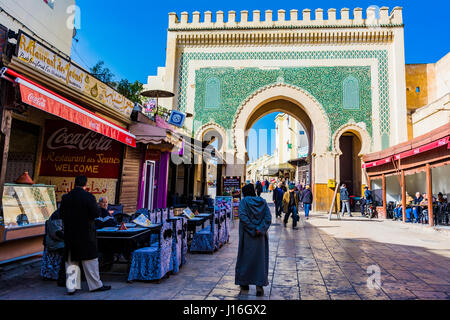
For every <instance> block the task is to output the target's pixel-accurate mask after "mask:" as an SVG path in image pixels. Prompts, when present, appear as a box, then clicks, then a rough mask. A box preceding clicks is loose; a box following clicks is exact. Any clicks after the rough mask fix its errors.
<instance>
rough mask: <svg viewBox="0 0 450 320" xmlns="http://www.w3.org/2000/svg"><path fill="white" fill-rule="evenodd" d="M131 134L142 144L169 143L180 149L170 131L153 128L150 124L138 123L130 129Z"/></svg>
mask: <svg viewBox="0 0 450 320" xmlns="http://www.w3.org/2000/svg"><path fill="white" fill-rule="evenodd" d="M130 131H131V133H133V134H134V135H135V136H136V141H137V142H139V143H144V144H161V143H169V144H172V145H174V146H177V147H180V146H181V141H180V139H178V138H177V137H176V136H173V135H172V134H171V132H170V130H168V129H165V128H160V127H156V126H153V125H151V124H147V123H142V122H138V123H135V124H133V125H131V127H130Z"/></svg>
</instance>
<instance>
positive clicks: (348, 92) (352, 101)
mask: <svg viewBox="0 0 450 320" xmlns="http://www.w3.org/2000/svg"><path fill="white" fill-rule="evenodd" d="M343 94H344V99H343V108H344V109H345V110H359V109H360V106H359V81H358V79H356V78H355V77H354V76H348V77H347V78H345V79H344V82H343Z"/></svg>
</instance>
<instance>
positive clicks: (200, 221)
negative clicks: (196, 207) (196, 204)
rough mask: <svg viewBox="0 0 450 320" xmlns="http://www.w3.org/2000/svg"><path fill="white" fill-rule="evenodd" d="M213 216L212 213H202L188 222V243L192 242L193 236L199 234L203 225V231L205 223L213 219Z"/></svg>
mask: <svg viewBox="0 0 450 320" xmlns="http://www.w3.org/2000/svg"><path fill="white" fill-rule="evenodd" d="M212 215H213V214H212V213H200V214H198V215H196V216H195V217H194V218H191V219H188V220H187V231H188V241H190V240H192V236H193V234H194V233H195V232H197V227H198V226H200V225H201V226H202V229H203V228H204V227H205V222H206V221H207V220H208V219H211V217H212Z"/></svg>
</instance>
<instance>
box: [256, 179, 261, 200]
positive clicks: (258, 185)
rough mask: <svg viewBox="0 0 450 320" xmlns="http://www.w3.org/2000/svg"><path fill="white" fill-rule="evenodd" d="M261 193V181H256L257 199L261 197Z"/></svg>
mask: <svg viewBox="0 0 450 320" xmlns="http://www.w3.org/2000/svg"><path fill="white" fill-rule="evenodd" d="M261 192H262V184H261V181H259V180H258V182H256V194H257V195H258V197H260V196H261Z"/></svg>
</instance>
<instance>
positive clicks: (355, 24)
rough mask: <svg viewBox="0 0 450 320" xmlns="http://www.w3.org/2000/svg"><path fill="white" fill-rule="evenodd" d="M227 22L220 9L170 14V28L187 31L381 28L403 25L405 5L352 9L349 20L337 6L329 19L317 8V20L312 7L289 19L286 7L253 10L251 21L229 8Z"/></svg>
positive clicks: (347, 11) (295, 12)
mask: <svg viewBox="0 0 450 320" xmlns="http://www.w3.org/2000/svg"><path fill="white" fill-rule="evenodd" d="M226 18H227V19H226V21H225V14H224V12H223V11H217V12H216V13H215V15H213V13H212V12H211V11H206V12H204V13H203V14H201V13H200V12H198V11H195V12H193V13H192V14H191V16H190V15H189V13H188V12H182V13H181V16H180V17H178V15H177V14H176V13H174V12H171V13H169V31H178V30H179V31H187V30H226V29H238V30H239V29H244V30H245V29H265V28H271V29H277V28H279V29H297V28H365V27H367V28H369V27H374V26H379V27H399V26H403V16H402V8H401V7H395V8H393V9H392V10H391V12H389V8H387V7H381V8H378V7H369V8H367V9H366V10H365V12H364V10H363V9H362V8H355V9H353V18H352V19H350V9H348V8H343V9H341V11H340V17H339V18H338V16H337V11H336V9H333V8H331V9H328V11H327V19H325V18H324V10H323V9H316V10H315V12H314V19H313V18H312V15H311V10H310V9H303V10H302V11H301V12H299V11H298V10H296V9H293V10H290V15H289V18H288V17H287V15H286V11H285V10H278V11H277V12H276V13H274V12H273V11H272V10H266V11H265V12H264V20H262V15H261V12H260V11H259V10H254V11H253V18H252V20H249V12H248V11H247V10H242V11H241V12H240V15H239V18H240V19H239V20H238V19H237V12H236V11H229V12H228V13H227V17H226Z"/></svg>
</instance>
